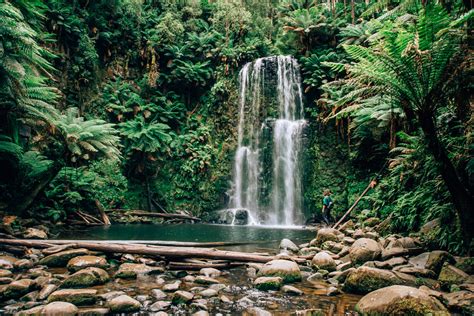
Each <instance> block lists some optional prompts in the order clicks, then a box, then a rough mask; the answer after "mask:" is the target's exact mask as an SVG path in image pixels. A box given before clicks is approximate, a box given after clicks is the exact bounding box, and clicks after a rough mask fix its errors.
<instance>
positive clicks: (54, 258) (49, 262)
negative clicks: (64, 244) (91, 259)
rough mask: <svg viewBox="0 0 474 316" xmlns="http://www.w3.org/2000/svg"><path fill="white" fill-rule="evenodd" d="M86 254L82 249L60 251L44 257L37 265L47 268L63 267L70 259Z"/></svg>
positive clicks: (86, 251) (85, 250)
mask: <svg viewBox="0 0 474 316" xmlns="http://www.w3.org/2000/svg"><path fill="white" fill-rule="evenodd" d="M88 253H89V251H88V250H87V249H84V248H79V249H70V250H65V251H60V252H57V253H53V254H52V255H49V256H47V257H44V258H43V259H41V260H40V262H39V263H40V264H42V265H45V266H48V267H65V266H66V265H67V263H68V262H69V260H71V259H72V258H74V257H77V256H84V255H87V254H88Z"/></svg>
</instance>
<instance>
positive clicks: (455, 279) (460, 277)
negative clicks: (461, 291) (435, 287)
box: [438, 262, 469, 288]
mask: <svg viewBox="0 0 474 316" xmlns="http://www.w3.org/2000/svg"><path fill="white" fill-rule="evenodd" d="M468 278H469V274H467V273H466V272H464V271H462V270H461V269H458V268H456V267H455V266H453V265H450V264H448V263H447V262H446V263H445V264H444V265H443V268H442V269H441V272H440V273H439V277H438V281H439V282H441V285H443V286H444V287H446V288H448V287H449V286H451V285H453V284H461V283H464V281H466V280H467V279H468Z"/></svg>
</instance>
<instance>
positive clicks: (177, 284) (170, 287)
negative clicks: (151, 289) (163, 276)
mask: <svg viewBox="0 0 474 316" xmlns="http://www.w3.org/2000/svg"><path fill="white" fill-rule="evenodd" d="M180 285H181V281H179V280H178V281H175V282H173V283H169V284H165V285H164V286H163V291H165V292H174V291H176V290H178V289H179V287H180Z"/></svg>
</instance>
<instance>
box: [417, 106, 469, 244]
mask: <svg viewBox="0 0 474 316" xmlns="http://www.w3.org/2000/svg"><path fill="white" fill-rule="evenodd" d="M418 119H419V122H420V125H421V128H422V130H423V133H424V135H425V138H426V140H427V141H428V148H429V150H430V151H431V153H432V154H433V156H434V158H435V159H436V162H437V165H438V169H439V172H440V174H441V177H442V178H443V180H444V183H445V184H446V187H447V188H448V191H449V193H450V194H451V197H452V199H453V204H454V206H455V207H456V211H457V215H458V217H459V222H460V225H461V231H462V235H463V239H464V242H465V243H466V244H465V247H466V249H469V248H470V244H471V241H472V237H473V232H474V230H473V229H472V228H473V227H474V216H473V214H472V213H473V212H472V210H473V206H474V199H473V197H472V195H471V193H470V192H469V190H468V189H467V188H466V186H465V185H464V184H463V183H462V181H461V179H460V177H459V175H458V173H457V171H456V168H455V167H454V165H453V163H452V161H451V160H450V159H449V157H448V154H447V152H446V149H445V148H444V146H443V144H442V143H441V141H440V140H439V138H438V134H437V132H436V126H435V122H434V118H433V116H432V115H431V113H429V112H428V111H425V112H422V111H419V112H418Z"/></svg>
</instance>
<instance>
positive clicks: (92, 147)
mask: <svg viewBox="0 0 474 316" xmlns="http://www.w3.org/2000/svg"><path fill="white" fill-rule="evenodd" d="M78 113H79V111H78V109H77V108H69V109H67V110H66V113H65V114H63V115H61V116H60V118H59V119H58V120H56V121H55V125H56V127H57V129H58V130H59V132H60V133H61V135H62V138H63V140H64V141H65V143H66V147H67V149H68V151H69V152H70V153H71V161H73V162H75V161H77V160H79V159H82V160H89V159H91V158H92V157H93V156H98V155H99V156H105V157H106V158H109V159H118V158H119V157H120V151H119V142H120V138H119V137H118V136H117V134H118V131H117V130H116V129H115V128H114V124H110V123H106V122H105V121H103V120H100V119H92V120H84V118H83V117H79V116H78Z"/></svg>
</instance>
